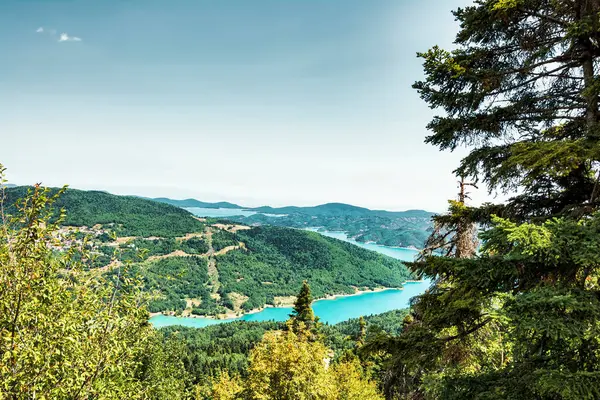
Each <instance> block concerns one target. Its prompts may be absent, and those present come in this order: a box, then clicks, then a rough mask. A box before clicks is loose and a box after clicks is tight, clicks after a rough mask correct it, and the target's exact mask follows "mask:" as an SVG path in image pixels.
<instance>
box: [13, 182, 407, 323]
mask: <svg viewBox="0 0 600 400" xmlns="http://www.w3.org/2000/svg"><path fill="white" fill-rule="evenodd" d="M26 190H27V188H24V187H16V188H8V189H7V190H6V192H7V200H8V201H7V204H8V208H9V210H10V207H11V206H12V204H14V199H16V198H17V197H18V196H20V195H23V194H24V193H25V192H26ZM56 208H57V209H58V208H64V209H65V211H66V218H65V220H64V222H63V224H62V225H63V226H62V227H61V228H60V229H59V230H58V236H57V240H58V243H59V244H58V245H57V247H56V250H58V251H66V250H68V249H69V248H71V247H77V246H85V247H86V248H87V249H89V250H90V252H91V254H92V257H91V258H90V260H88V261H87V263H86V265H87V268H88V271H90V273H101V274H105V275H106V276H108V277H112V279H131V280H138V281H139V282H140V283H141V284H142V286H143V288H144V290H145V291H146V292H148V293H153V294H154V297H153V298H152V300H151V301H150V302H149V304H148V310H149V312H151V313H152V316H153V318H154V321H156V318H160V317H159V316H160V315H165V316H173V317H175V316H182V317H210V318H213V319H214V320H231V319H234V318H239V317H241V316H244V318H245V319H247V320H257V319H263V318H267V319H273V318H275V317H273V315H274V314H273V313H275V314H277V315H279V316H278V317H276V318H275V319H278V320H280V319H281V318H282V317H281V316H286V315H287V314H289V309H285V308H281V309H280V310H278V311H273V307H276V306H278V307H282V306H288V307H289V306H290V305H291V303H292V302H293V300H294V296H295V294H296V293H297V290H298V288H299V287H300V285H301V283H302V281H304V280H307V281H309V282H310V283H311V288H312V290H313V295H314V297H315V298H316V299H320V298H327V297H331V296H335V295H351V294H356V293H361V292H366V293H369V292H371V291H373V290H381V289H389V288H402V287H403V286H404V283H405V282H406V281H408V280H410V279H412V278H413V276H412V274H411V273H410V272H409V271H408V269H407V268H406V267H405V266H404V265H403V264H402V262H401V260H400V259H405V260H407V259H412V257H413V256H414V254H415V252H414V251H410V250H406V249H405V250H404V251H405V252H407V253H406V257H408V258H406V257H404V258H403V256H401V257H394V255H393V254H388V255H392V257H389V256H388V255H382V254H378V253H376V252H373V251H369V250H368V249H364V248H361V247H358V246H356V245H355V244H352V243H348V241H343V240H338V239H337V238H332V237H327V236H324V235H321V234H320V233H317V232H312V231H309V230H301V229H291V228H287V227H281V226H271V225H259V226H248V225H246V224H244V223H243V222H230V221H227V220H222V219H215V218H210V217H208V218H200V217H197V216H193V215H192V214H191V213H189V212H188V211H186V210H184V209H182V208H179V207H176V206H173V205H170V204H161V203H159V202H154V201H150V200H146V199H142V198H137V197H130V196H116V195H111V194H109V193H105V192H94V191H89V192H88V191H79V190H74V189H67V191H66V192H65V193H64V194H63V195H62V197H61V198H60V200H59V201H57V204H56ZM370 294H371V293H369V295H370ZM359 297H360V296H359ZM367 298H369V297H368V296H367ZM327 301H329V300H327ZM404 303H405V302H404V300H398V301H396V302H395V303H394V302H392V303H390V306H389V307H392V305H393V304H395V305H397V304H404ZM387 309H390V308H387ZM387 309H386V310H387Z"/></svg>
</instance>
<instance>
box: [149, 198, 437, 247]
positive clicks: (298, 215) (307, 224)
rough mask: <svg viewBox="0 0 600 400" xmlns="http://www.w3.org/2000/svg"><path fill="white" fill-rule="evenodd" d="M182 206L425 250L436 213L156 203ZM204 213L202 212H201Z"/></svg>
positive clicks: (253, 221)
mask: <svg viewBox="0 0 600 400" xmlns="http://www.w3.org/2000/svg"><path fill="white" fill-rule="evenodd" d="M152 200H154V201H158V202H161V203H167V204H170V205H175V206H179V207H182V208H185V209H187V210H188V211H190V212H192V213H195V214H196V215H197V216H199V217H203V216H211V215H210V214H211V213H210V210H207V209H217V208H221V209H231V210H245V211H253V212H254V214H250V215H235V214H236V213H235V212H233V213H232V214H231V215H228V216H222V217H221V218H226V219H228V220H232V221H237V222H241V223H244V224H247V225H253V226H258V225H276V226H284V227H291V228H320V229H323V230H328V231H343V232H345V233H347V235H348V236H349V237H351V238H353V239H355V240H357V241H359V242H374V243H377V244H381V245H385V246H398V247H411V248H422V247H423V244H424V242H425V240H426V239H427V237H428V236H429V232H430V231H431V217H432V216H433V215H434V213H432V212H428V211H424V210H407V211H385V210H370V209H368V208H364V207H357V206H353V205H350V204H344V203H327V204H321V205H317V206H314V207H296V206H287V207H269V206H262V207H244V206H241V205H238V204H233V203H229V202H218V203H208V202H203V201H199V200H196V199H186V200H173V199H169V198H155V199H152ZM199 209H201V210H199Z"/></svg>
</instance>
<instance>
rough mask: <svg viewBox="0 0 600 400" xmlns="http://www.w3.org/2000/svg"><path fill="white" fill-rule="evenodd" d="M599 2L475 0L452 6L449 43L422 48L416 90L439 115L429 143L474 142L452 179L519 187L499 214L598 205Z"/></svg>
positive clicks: (524, 215)
mask: <svg viewBox="0 0 600 400" xmlns="http://www.w3.org/2000/svg"><path fill="white" fill-rule="evenodd" d="M599 11H600V2H598V1H597V0H573V1H554V0H479V1H477V2H475V4H474V5H472V6H469V7H466V8H461V9H458V10H457V11H455V12H454V15H455V16H456V18H457V20H458V21H459V22H460V23H461V30H460V32H459V34H458V35H457V38H456V45H457V49H456V50H453V51H446V50H443V49H441V48H439V47H437V46H436V47H434V48H432V49H431V50H429V51H427V52H425V53H422V54H420V57H422V58H423V59H424V68H425V73H426V79H425V80H424V81H420V82H417V83H415V85H414V87H415V88H416V89H417V90H418V91H419V93H420V94H421V97H422V98H423V99H424V100H425V101H426V102H427V103H428V104H429V105H430V106H431V107H433V108H438V109H442V110H443V111H445V115H440V116H437V117H435V118H434V119H433V120H432V121H431V123H430V124H429V126H428V127H429V129H431V131H432V132H433V133H432V135H431V136H429V137H428V138H427V140H426V141H427V142H428V143H431V144H433V145H435V146H438V147H440V148H441V149H450V150H454V149H456V148H457V147H459V146H462V145H466V146H470V147H472V150H471V152H470V154H469V155H468V156H467V157H466V158H465V159H463V160H462V162H461V164H460V166H459V168H458V169H457V171H456V172H457V175H458V176H465V177H472V178H473V179H476V180H477V179H483V181H484V182H485V183H487V184H488V186H489V188H490V189H501V190H502V189H505V190H512V189H517V188H519V189H521V190H522V191H523V194H522V195H519V196H517V197H515V198H513V199H511V201H509V202H508V204H506V206H505V207H503V208H504V210H503V212H505V213H506V215H512V216H518V217H520V218H527V217H529V216H545V217H547V216H551V215H560V214H561V213H564V212H567V211H573V212H576V213H581V212H585V211H586V210H587V209H588V208H589V207H590V206H591V207H595V206H596V205H597V203H598V192H599V188H598V174H597V163H598V161H599V160H600V146H598V140H599V138H600V129H599V127H598V94H599V92H600V85H599V84H598V82H597V75H596V67H597V63H598V57H599V56H600V47H599V45H600V43H599V42H598V35H599V27H600V22H599V21H598V12H599Z"/></svg>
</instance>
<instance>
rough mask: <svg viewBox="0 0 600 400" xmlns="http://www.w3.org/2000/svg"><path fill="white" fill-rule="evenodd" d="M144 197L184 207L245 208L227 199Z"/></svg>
mask: <svg viewBox="0 0 600 400" xmlns="http://www.w3.org/2000/svg"><path fill="white" fill-rule="evenodd" d="M144 198H145V199H148V200H154V201H157V202H159V203H165V204H171V205H172V206H177V207H184V208H189V207H198V208H235V209H238V208H244V207H242V206H239V205H237V204H233V203H229V202H226V201H220V202H217V203H207V202H204V201H200V200H196V199H185V200H174V199H169V198H166V197H157V198H149V197H144Z"/></svg>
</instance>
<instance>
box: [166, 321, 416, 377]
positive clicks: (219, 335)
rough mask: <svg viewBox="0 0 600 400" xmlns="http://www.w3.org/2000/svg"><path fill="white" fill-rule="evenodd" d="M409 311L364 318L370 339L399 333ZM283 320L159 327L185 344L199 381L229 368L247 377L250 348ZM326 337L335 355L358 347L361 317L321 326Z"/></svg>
mask: <svg viewBox="0 0 600 400" xmlns="http://www.w3.org/2000/svg"><path fill="white" fill-rule="evenodd" d="M407 314H408V311H407V310H395V311H389V312H386V313H383V314H377V315H370V316H365V317H364V319H363V320H364V322H365V324H366V325H365V328H364V329H365V335H366V338H367V340H368V339H369V338H371V337H381V336H382V335H396V334H398V333H400V331H401V330H402V325H403V320H404V317H405V316H406V315H407ZM285 327H286V324H285V323H284V322H246V321H235V322H230V323H226V324H219V325H213V326H208V327H206V328H202V329H196V328H185V327H182V326H170V327H166V328H162V329H160V332H161V333H162V334H163V335H165V337H166V338H169V337H170V336H176V337H178V338H179V339H183V342H184V343H185V346H186V348H187V349H186V351H185V358H184V360H183V362H184V365H185V368H186V371H187V372H188V373H189V374H190V375H191V376H192V377H193V379H194V382H196V383H199V382H202V381H203V380H205V379H206V378H207V377H210V376H218V375H219V372H220V371H223V370H227V371H229V372H230V373H232V374H236V375H241V376H246V375H247V368H248V356H249V354H250V350H251V349H252V348H254V346H255V345H256V344H257V343H259V342H260V341H261V340H262V338H263V336H264V334H265V333H266V332H267V331H273V330H282V329H285ZM321 330H322V333H323V340H324V342H325V343H326V344H327V347H328V348H330V349H332V350H333V351H334V352H335V355H334V358H339V357H342V356H344V354H345V353H346V352H347V351H349V350H352V349H353V348H355V345H356V340H357V338H358V337H359V336H360V330H361V326H360V321H359V319H358V318H355V319H351V320H348V321H344V322H340V323H338V324H335V325H323V326H322V327H321Z"/></svg>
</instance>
